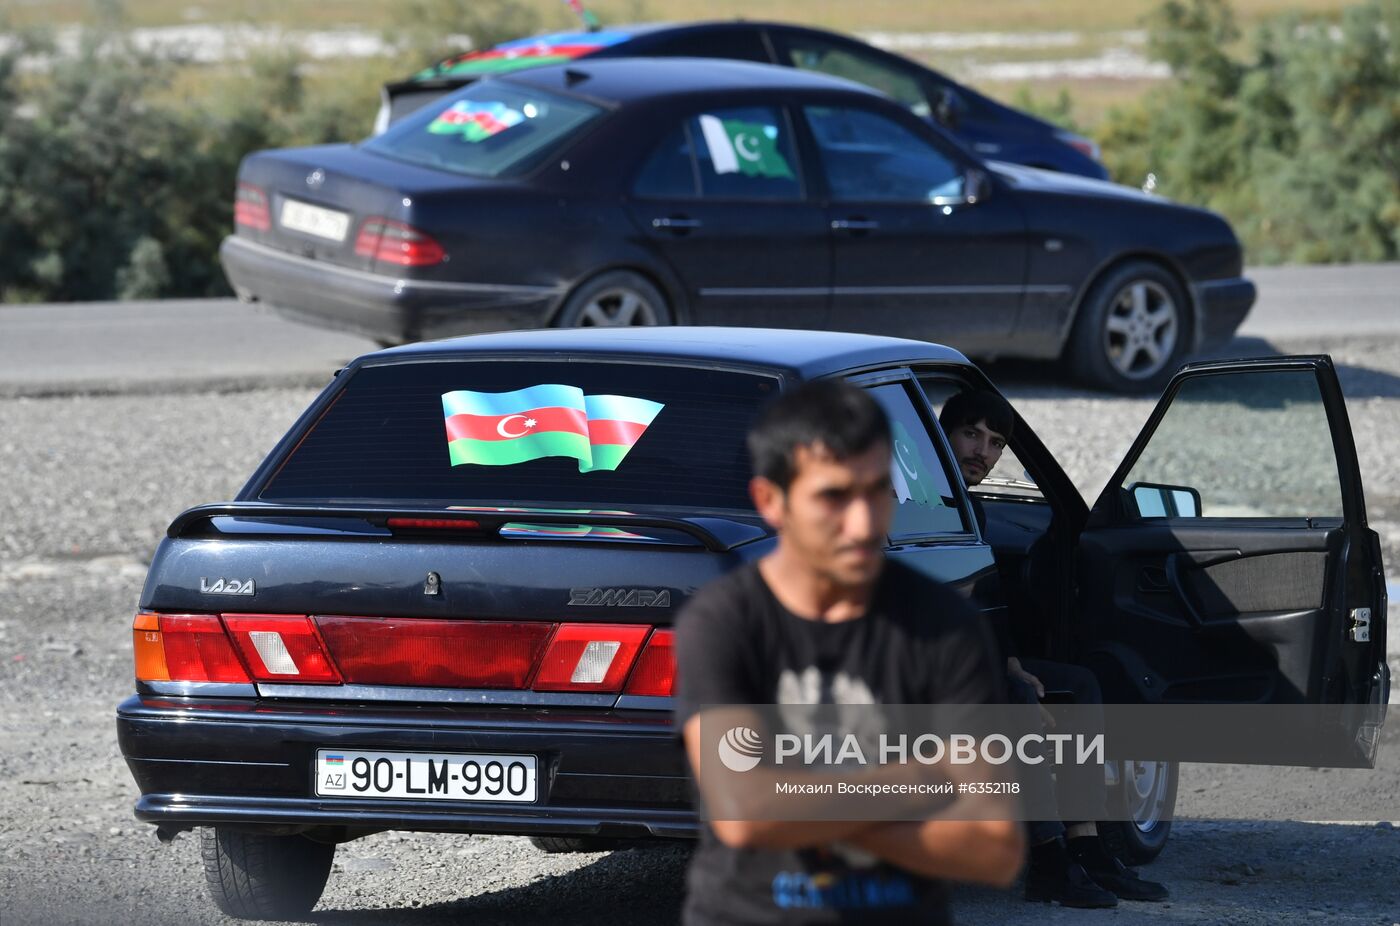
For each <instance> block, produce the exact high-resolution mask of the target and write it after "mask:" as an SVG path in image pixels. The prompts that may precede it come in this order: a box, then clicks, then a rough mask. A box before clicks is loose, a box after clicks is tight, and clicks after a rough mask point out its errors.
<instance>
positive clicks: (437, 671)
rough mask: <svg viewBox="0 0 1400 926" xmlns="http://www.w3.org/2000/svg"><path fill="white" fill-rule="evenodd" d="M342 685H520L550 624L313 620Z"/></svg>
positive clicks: (535, 660)
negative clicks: (337, 667)
mask: <svg viewBox="0 0 1400 926" xmlns="http://www.w3.org/2000/svg"><path fill="white" fill-rule="evenodd" d="M316 625H317V627H319V628H320V630H321V636H322V637H323V638H324V639H325V641H326V646H327V647H328V648H329V649H330V652H331V654H332V656H333V657H334V659H335V663H336V665H337V666H339V667H340V672H341V675H342V676H343V677H344V679H345V681H346V682H349V683H354V684H361V685H418V686H424V687H432V688H524V687H525V683H526V682H527V681H528V680H529V678H530V672H531V671H532V670H533V669H534V668H535V663H536V662H538V661H539V657H540V653H541V652H542V651H543V650H544V647H545V644H546V643H547V642H548V640H549V632H550V630H552V629H553V627H554V625H553V624H547V623H507V622H504V621H452V620H434V619H428V618H388V617H317V618H316Z"/></svg>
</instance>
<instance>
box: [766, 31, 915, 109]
mask: <svg viewBox="0 0 1400 926" xmlns="http://www.w3.org/2000/svg"><path fill="white" fill-rule="evenodd" d="M782 47H783V51H782V53H781V54H780V60H782V59H786V61H785V63H787V64H791V65H792V66H793V67H795V68H800V69H802V70H804V71H817V72H819V73H822V74H830V75H832V76H833V77H844V78H846V79H847V80H853V81H855V82H856V83H860V84H865V85H866V86H867V87H874V88H875V89H876V90H879V91H880V92H882V93H884V94H885V95H886V96H889V97H892V98H893V99H895V100H897V101H899V102H900V103H903V104H904V105H905V106H907V107H909V108H910V109H911V110H913V111H914V112H915V113H917V114H918V115H920V116H924V117H927V116H928V115H929V113H930V111H931V110H930V109H929V102H928V96H927V95H926V94H925V93H924V87H923V82H922V81H921V80H920V79H919V74H918V72H917V71H916V70H914V68H912V67H906V66H900V65H899V64H897V63H893V62H890V61H887V60H886V59H885V58H884V57H882V56H881V55H878V54H874V53H870V52H865V51H862V50H861V49H859V48H858V47H854V46H847V45H846V44H844V43H837V42H831V41H828V40H826V39H822V38H818V37H815V36H785V37H784V41H783V43H782Z"/></svg>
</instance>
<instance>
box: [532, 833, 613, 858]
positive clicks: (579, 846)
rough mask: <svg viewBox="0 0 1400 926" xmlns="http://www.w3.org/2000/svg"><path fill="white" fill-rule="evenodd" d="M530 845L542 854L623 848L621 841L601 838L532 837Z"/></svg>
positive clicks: (605, 850) (604, 850)
mask: <svg viewBox="0 0 1400 926" xmlns="http://www.w3.org/2000/svg"><path fill="white" fill-rule="evenodd" d="M530 845H532V846H534V847H535V848H536V849H539V850H540V851H541V852H548V853H550V854H559V853H562V852H607V851H609V850H610V849H618V848H623V847H624V845H623V843H622V841H621V840H616V839H605V838H603V837H601V836H531V837H530Z"/></svg>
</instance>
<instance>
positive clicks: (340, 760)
mask: <svg viewBox="0 0 1400 926" xmlns="http://www.w3.org/2000/svg"><path fill="white" fill-rule="evenodd" d="M325 759H326V764H327V765H344V764H345V757H344V756H326V757H325Z"/></svg>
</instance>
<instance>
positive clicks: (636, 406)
mask: <svg viewBox="0 0 1400 926" xmlns="http://www.w3.org/2000/svg"><path fill="white" fill-rule="evenodd" d="M664 407H665V406H663V405H662V404H661V403H660V402H651V401H649V400H647V399H637V398H633V397H631V396H625V395H584V394H583V390H582V389H580V388H578V387H577V386H562V385H559V384H557V383H548V384H544V385H539V386H530V387H528V388H525V389H518V390H516V391H515V392H471V391H468V390H465V389H462V390H458V391H456V392H446V393H443V396H442V413H443V416H444V417H445V418H446V420H447V452H448V456H449V457H450V459H451V460H452V465H453V466H462V465H465V464H468V463H474V464H476V465H478V466H510V465H512V464H515V463H525V462H527V461H529V460H538V459H540V458H542V457H572V458H573V459H575V460H577V461H578V470H579V472H581V473H590V472H594V471H597V470H609V471H611V470H615V469H617V468H618V466H619V465H621V463H622V460H623V458H625V457H626V456H627V453H628V451H630V450H631V449H632V447H633V446H634V445H635V444H636V443H637V441H638V440H640V439H641V436H642V435H643V434H644V433H646V429H647V428H648V427H650V426H651V423H652V422H653V421H655V420H656V416H657V415H659V414H660V413H661V409H662V408H664Z"/></svg>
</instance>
